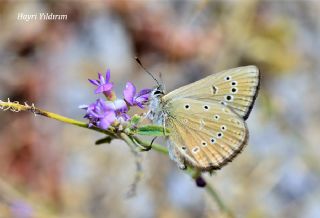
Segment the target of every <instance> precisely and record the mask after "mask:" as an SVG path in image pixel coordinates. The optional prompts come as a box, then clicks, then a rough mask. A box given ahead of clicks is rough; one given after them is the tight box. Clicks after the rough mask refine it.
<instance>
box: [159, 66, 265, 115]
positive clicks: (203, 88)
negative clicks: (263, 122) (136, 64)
mask: <svg viewBox="0 0 320 218" xmlns="http://www.w3.org/2000/svg"><path fill="white" fill-rule="evenodd" d="M258 88H259V71H258V68H257V67H255V66H246V67H239V68H234V69H230V70H226V71H222V72H220V73H216V74H213V75H211V76H208V77H206V78H203V79H201V80H199V81H197V82H194V83H191V84H189V85H186V86H183V87H181V88H179V89H176V90H174V91H172V92H170V93H168V94H167V95H165V96H164V97H163V99H164V101H165V102H166V101H170V100H172V99H177V98H191V99H197V100H202V101H205V102H212V103H219V104H223V105H225V106H229V107H230V108H232V109H233V111H234V112H235V113H237V114H238V115H239V116H241V117H243V118H244V119H247V117H248V116H249V113H250V111H251V109H252V106H253V103H254V100H255V98H256V95H257V90H258Z"/></svg>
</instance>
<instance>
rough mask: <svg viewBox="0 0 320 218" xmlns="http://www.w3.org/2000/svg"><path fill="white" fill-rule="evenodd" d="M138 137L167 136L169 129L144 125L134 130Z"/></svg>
mask: <svg viewBox="0 0 320 218" xmlns="http://www.w3.org/2000/svg"><path fill="white" fill-rule="evenodd" d="M136 133H137V134H138V135H148V136H167V135H169V134H170V131H169V129H165V131H164V129H163V127H162V126H155V125H145V126H141V127H139V128H138V129H137V130H136Z"/></svg>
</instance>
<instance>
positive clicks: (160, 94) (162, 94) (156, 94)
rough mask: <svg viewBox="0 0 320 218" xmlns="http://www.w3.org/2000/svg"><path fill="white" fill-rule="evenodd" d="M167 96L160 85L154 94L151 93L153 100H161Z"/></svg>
mask: <svg viewBox="0 0 320 218" xmlns="http://www.w3.org/2000/svg"><path fill="white" fill-rule="evenodd" d="M164 95H165V92H164V87H163V85H161V84H159V85H158V86H156V87H155V88H154V89H153V90H152V92H151V99H153V98H161V97H162V96H164Z"/></svg>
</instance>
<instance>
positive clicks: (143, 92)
mask: <svg viewBox="0 0 320 218" xmlns="http://www.w3.org/2000/svg"><path fill="white" fill-rule="evenodd" d="M151 91H152V89H142V90H141V91H140V92H139V93H138V94H137V97H140V96H142V95H146V96H149V95H150V93H151Z"/></svg>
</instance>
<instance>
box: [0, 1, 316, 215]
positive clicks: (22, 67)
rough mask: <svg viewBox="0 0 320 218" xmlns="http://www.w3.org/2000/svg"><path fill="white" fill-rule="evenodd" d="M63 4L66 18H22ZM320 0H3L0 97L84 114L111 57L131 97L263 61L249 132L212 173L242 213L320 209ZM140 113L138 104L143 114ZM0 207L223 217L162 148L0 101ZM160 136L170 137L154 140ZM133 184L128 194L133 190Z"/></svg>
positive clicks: (7, 211)
mask: <svg viewBox="0 0 320 218" xmlns="http://www.w3.org/2000/svg"><path fill="white" fill-rule="evenodd" d="M42 12H44V13H53V14H56V15H64V14H66V15H67V20H39V18H38V19H37V20H30V21H25V20H18V19H17V17H18V14H19V13H23V14H39V13H42ZM319 12H320V3H319V2H318V1H316V0H315V1H302V0H296V1H281V2H280V1H279V2H277V1H270V0H266V1H258V0H250V1H196V0H193V1H192V0H187V1H182V0H175V1H169V0H159V1H146V0H94V1H90V3H89V1H88V2H86V1H60V2H57V1H44V2H43V1H6V0H1V1H0V26H1V29H0V99H1V100H7V98H10V100H12V101H20V102H22V103H23V102H25V101H27V102H29V103H34V104H35V105H36V106H37V107H39V108H42V109H45V110H49V111H52V112H55V113H58V114H62V115H65V116H68V117H72V118H75V119H79V120H83V118H82V117H83V115H84V111H83V110H80V109H78V106H79V105H82V104H88V103H91V102H94V101H95V99H96V96H95V95H94V93H93V91H94V87H93V86H92V85H91V84H89V82H88V81H87V78H93V79H95V78H97V72H102V73H104V72H105V71H106V70H107V68H110V69H111V80H112V81H113V82H114V83H115V84H116V91H117V92H118V96H120V97H121V95H122V89H123V88H124V86H125V83H126V82H127V81H132V82H133V83H134V84H135V85H136V86H137V87H138V89H141V88H146V87H150V88H151V87H153V86H154V85H155V82H154V81H153V80H152V79H151V78H150V76H148V75H147V74H146V73H145V72H144V71H143V70H141V68H140V67H139V66H138V65H137V63H136V62H135V60H134V57H135V56H138V57H140V59H141V60H142V62H143V64H144V65H145V67H146V68H147V69H148V70H149V71H151V72H153V73H154V74H155V75H158V73H159V72H161V73H162V79H163V81H164V83H165V84H166V88H167V90H172V89H175V88H178V87H180V86H182V85H185V84H188V83H190V82H193V81H196V80H198V79H200V78H202V77H205V76H207V75H211V74H212V73H214V72H218V71H220V70H224V69H228V68H232V67H238V66H243V65H251V64H253V65H256V66H258V68H259V69H260V71H261V75H262V87H261V90H260V93H259V96H258V99H257V102H256V105H255V107H254V109H253V111H252V113H251V116H250V117H249V119H248V126H249V129H250V142H249V145H248V146H247V147H246V148H245V150H244V152H242V154H241V155H239V156H238V157H237V158H236V159H235V160H234V161H233V162H232V163H230V164H229V165H228V166H226V167H224V168H223V169H222V170H220V171H217V172H216V174H214V175H213V176H209V175H206V179H207V181H208V182H209V183H210V184H212V185H213V186H214V187H215V189H216V191H217V193H218V194H219V195H220V197H221V198H222V199H223V201H224V203H225V204H226V205H227V206H228V207H229V208H230V209H231V210H232V211H233V213H234V215H235V217H290V218H291V217H293V218H295V217H306V218H317V217H320V204H319V202H320V164H319V159H320V148H319V146H320V136H319V129H320V105H319V104H320V101H319V99H320V85H319V84H320V74H319V72H320V61H319V57H320V40H319V39H320V20H319V17H318V16H319ZM142 112H143V111H138V110H137V111H136V113H142ZM0 122H1V125H0V218H10V217H17V218H33V217H36V218H39V217H40V218H47V217H68V218H69V217H70V218H73V217H74V218H82V217H83V218H91V217H93V218H105V217H139V218H144V217H145V218H149V217H160V218H162V217H165V218H171V217H172V218H174V217H226V215H225V214H223V213H221V211H220V210H219V208H218V207H217V204H216V202H214V201H213V200H212V199H211V198H210V197H209V196H208V194H207V193H206V191H205V190H204V189H201V188H198V187H196V185H195V184H194V181H193V180H192V179H191V178H190V177H189V176H188V175H186V174H185V173H184V172H183V171H181V170H179V169H178V168H177V166H176V165H175V163H174V162H172V161H171V160H169V158H168V157H167V156H165V155H163V154H160V153H157V152H156V151H149V152H145V153H142V154H141V157H140V163H141V165H142V171H143V177H142V178H141V179H140V181H139V182H138V183H135V182H134V181H135V177H136V164H135V157H134V156H133V155H132V153H131V152H130V149H129V148H128V146H126V144H124V143H123V142H121V141H118V140H115V141H113V142H112V143H111V144H105V145H101V146H95V145H94V142H95V141H96V140H97V139H100V138H102V137H103V136H102V135H101V134H98V133H96V132H94V131H90V130H87V129H81V128H77V127H74V126H70V125H66V124H63V123H60V122H57V121H54V120H49V119H47V118H44V117H40V116H37V117H34V116H33V115H32V114H30V113H12V112H3V111H2V112H0ZM158 143H162V144H164V142H163V141H161V140H158ZM128 193H129V194H128Z"/></svg>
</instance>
